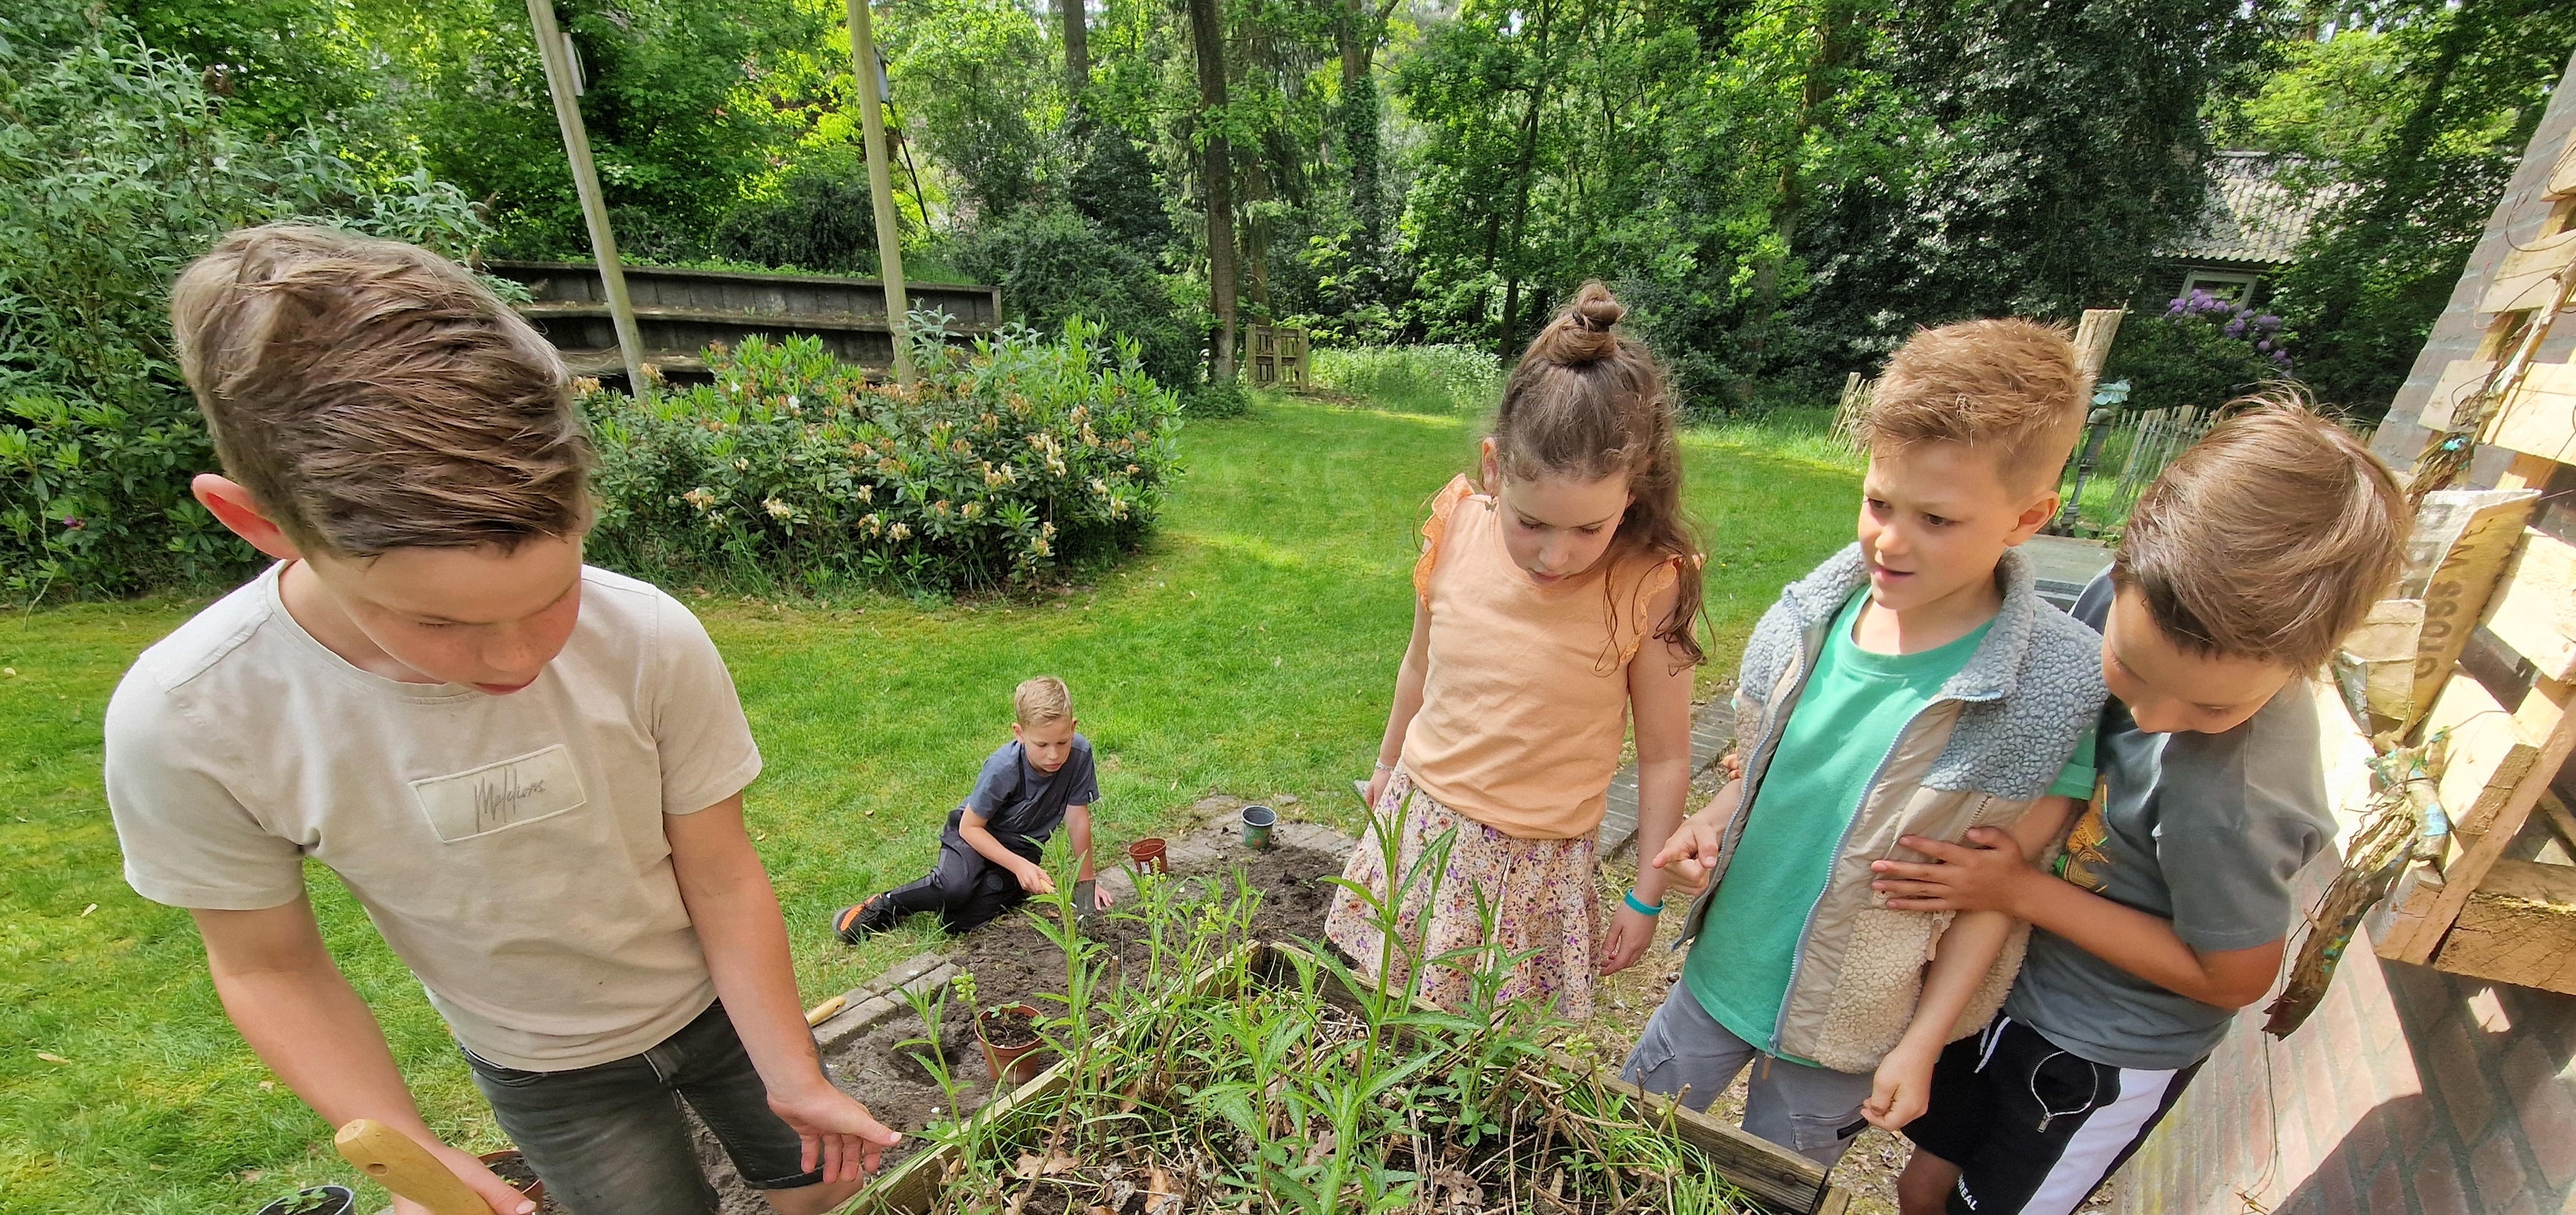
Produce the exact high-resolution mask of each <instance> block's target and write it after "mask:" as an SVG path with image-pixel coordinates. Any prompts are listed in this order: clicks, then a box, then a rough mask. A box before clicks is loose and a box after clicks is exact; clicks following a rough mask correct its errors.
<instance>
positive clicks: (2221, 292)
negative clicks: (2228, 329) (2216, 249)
mask: <svg viewBox="0 0 2576 1215" xmlns="http://www.w3.org/2000/svg"><path fill="white" fill-rule="evenodd" d="M2262 279H2263V276H2262V275H2259V274H2240V273H2229V272H2226V271H2221V270H2193V271H2190V272H2188V273H2186V274H2185V275H2183V280H2182V292H2181V294H2182V295H2183V296H2185V297H2189V296H2190V295H2191V293H2192V292H2194V291H2205V292H2207V293H2209V294H2210V295H2213V296H2216V297H2218V298H2219V299H2223V300H2226V301H2228V302H2229V303H2232V304H2243V303H2245V302H2246V301H2248V300H2250V299H2252V298H2253V295H2254V284H2256V283H2258V282H2261V281H2262Z"/></svg>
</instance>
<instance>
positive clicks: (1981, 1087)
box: [1905, 1016, 2200, 1215]
mask: <svg viewBox="0 0 2576 1215" xmlns="http://www.w3.org/2000/svg"><path fill="white" fill-rule="evenodd" d="M2199 1071H2200V1064H2199V1063H2194V1064H2192V1065H2191V1066H2189V1067H2185V1068H2182V1069H2180V1070H2178V1071H2142V1070H2139V1069H2136V1068H2125V1067H2113V1066H2111V1065H2110V1064H2107V1063H2095V1062H2092V1061H2090V1060H2087V1059H2080V1058H2077V1057H2076V1056H2074V1055H2071V1054H2068V1053H2067V1052H2065V1051H2063V1050H2060V1049H2058V1048H2057V1046H2056V1044H2054V1043H2052V1042H2050V1041H2049V1040H2048V1039H2047V1038H2045V1037H2042V1036H2041V1035H2040V1033H2039V1031H2038V1030H2035V1029H2032V1028H2031V1027H2029V1026H2027V1025H2023V1024H2021V1023H2020V1022H2017V1021H2015V1020H2013V1019H2012V1018H2010V1017H2004V1016H1998V1017H1996V1018H1995V1019H1994V1022H1993V1023H1992V1024H1989V1025H1987V1026H1986V1028H1985V1029H1983V1030H1981V1031H1979V1032H1978V1033H1976V1034H1975V1035H1973V1036H1970V1037H1966V1038H1962V1039H1960V1040H1958V1041H1956V1042H1953V1043H1951V1044H1950V1046H1949V1049H1947V1050H1944V1051H1942V1052H1941V1062H1940V1063H1939V1064H1938V1065H1937V1066H1935V1067H1934V1068H1933V1069H1932V1105H1931V1108H1929V1109H1927V1110H1925V1111H1924V1112H1923V1116H1922V1117H1920V1118H1917V1119H1915V1120H1914V1121H1912V1122H1910V1123H1907V1124H1906V1126H1905V1137H1906V1138H1908V1139H1911V1140H1913V1141H1914V1146H1915V1147H1917V1148H1920V1149H1922V1150H1923V1151H1926V1152H1930V1153H1931V1154H1933V1155H1935V1156H1938V1157H1940V1158H1941V1159H1943V1160H1947V1161H1949V1162H1950V1163H1952V1164H1955V1165H1957V1166H1959V1185H1958V1188H1957V1189H1955V1190H1953V1191H1951V1193H1950V1203H1949V1210H1950V1212H1951V1215H1971V1213H1973V1215H2066V1213H2067V1212H2070V1211H2073V1210H2074V1209H2075V1208H2077V1207H2079V1206H2082V1205H2083V1203H2084V1200H2085V1199H2086V1198H2088V1197H2091V1196H2092V1194H2093V1191H2094V1190H2096V1189H2099V1188H2101V1185H2102V1183H2103V1182H2104V1181H2106V1180H2108V1179H2109V1178H2110V1176H2111V1174H2113V1173H2115V1172H2118V1171H2119V1168H2120V1166H2121V1165H2123V1164H2126V1163H2128V1160H2129V1157H2130V1156H2131V1155H2134V1154H2135V1153H2136V1152H2137V1150H2138V1145H2139V1144H2141V1143H2144V1142H2146V1138H2147V1132H2149V1131H2152V1130H2154V1129H2155V1128H2156V1124H2157V1123H2159V1122H2162V1121H2164V1116H2165V1114H2166V1112H2167V1111H2169V1110H2171V1109H2173V1104H2174V1101H2175V1099H2176V1098H2178V1097H2180V1096H2182V1090H2183V1086H2184V1085H2187V1084H2189V1083H2191V1078H2192V1076H2193V1075H2194V1074H2195V1073H2197V1072H2199Z"/></svg>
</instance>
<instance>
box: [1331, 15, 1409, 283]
mask: <svg viewBox="0 0 2576 1215" xmlns="http://www.w3.org/2000/svg"><path fill="white" fill-rule="evenodd" d="M1393 11H1394V4H1393V3H1392V0H1389V2H1388V3H1386V4H1383V5H1377V6H1374V7H1373V6H1372V3H1371V0H1342V9H1341V13H1340V20H1339V21H1338V22H1336V29H1335V31H1334V32H1335V34H1336V35H1337V36H1338V38H1339V41H1340V43H1341V47H1340V49H1341V57H1342V112H1341V128H1342V156H1343V159H1344V160H1345V161H1347V162H1348V164H1349V168H1350V174H1351V219H1352V221H1353V223H1354V224H1355V226H1356V227H1357V229H1358V235H1359V241H1358V244H1359V248H1358V249H1356V250H1354V251H1353V260H1354V261H1355V262H1358V263H1360V264H1361V265H1363V266H1365V267H1366V268H1367V269H1368V271H1370V272H1371V274H1370V277H1371V278H1372V279H1373V278H1374V273H1373V272H1374V271H1375V269H1376V266H1377V259H1378V253H1379V250H1380V249H1381V248H1383V247H1384V245H1385V243H1386V200H1385V197H1384V195H1383V194H1382V193H1381V191H1380V186H1381V182H1380V181H1379V174H1380V172H1381V170H1380V148H1379V146H1378V117H1379V101H1378V95H1377V76H1376V73H1375V71H1374V66H1375V61H1376V58H1377V43H1378V39H1379V38H1380V37H1382V36H1383V35H1384V32H1385V30H1386V19H1387V16H1388V15H1389V14H1390V13H1392V12H1393Z"/></svg>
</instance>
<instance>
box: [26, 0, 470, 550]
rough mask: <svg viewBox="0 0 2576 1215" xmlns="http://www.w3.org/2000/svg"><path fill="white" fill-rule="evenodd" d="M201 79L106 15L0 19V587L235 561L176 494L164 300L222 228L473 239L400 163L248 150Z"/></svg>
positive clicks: (269, 144)
mask: <svg viewBox="0 0 2576 1215" xmlns="http://www.w3.org/2000/svg"><path fill="white" fill-rule="evenodd" d="M218 109H219V107H218V106H217V105H216V102H215V100H214V99H213V98H212V97H210V96H209V95H208V94H207V92H206V90H205V85H204V78H203V75H202V74H201V73H200V72H199V71H198V70H197V69H196V68H193V67H191V66H189V65H188V64H186V63H184V62H181V61H179V60H177V59H173V58H171V57H170V56H169V55H167V54H164V53H162V52H159V51H156V50H152V49H149V48H147V47H145V46H143V45H141V44H139V43H138V42H136V41H135V36H134V31H133V29H132V28H131V27H130V26H128V25H126V24H125V23H123V22H121V21H118V20H116V19H114V18H111V17H107V16H104V15H101V16H98V17H97V18H96V19H95V23H94V24H93V23H92V22H91V21H89V20H82V19H69V20H64V19H59V18H58V17H48V16H47V15H46V14H44V13H43V12H41V11H31V10H30V9H29V8H27V7H24V6H21V5H18V4H15V3H12V4H9V5H7V6H5V7H0V588H5V591H6V593H7V594H8V595H9V596H10V597H12V598H23V597H31V596H36V595H40V594H44V593H47V592H54V591H62V592H77V593H81V594H93V595H95V594H128V593H132V592H134V591H136V590H140V589H143V588H145V587H149V586H154V585H164V584H172V583H201V582H205V581H208V580H213V579H218V578H224V577H229V576H231V575H233V574H236V573H238V572H239V571H240V570H241V569H243V568H244V564H245V562H246V561H247V560H248V559H249V557H250V554H249V553H248V551H247V550H246V549H244V548H243V547H242V546H241V545H239V544H237V543H235V542H233V541H232V540H230V539H229V538H228V537H227V536H226V535H225V533H223V532H222V530H221V529H220V528H218V527H216V526H215V524H214V521H213V520H212V518H210V517H209V516H207V515H206V514H205V512H204V510H203V509H202V508H200V507H199V506H197V504H196V503H195V502H194V501H193V500H192V499H191V498H190V497H189V496H188V489H187V479H188V477H189V476H190V475H191V474H193V473H196V472H201V471H205V470H207V469H210V468H212V467H213V466H214V458H213V453H212V451H211V450H210V448H209V446H208V443H207V441H206V437H205V430H204V427H203V425H202V423H201V422H200V421H199V420H198V418H197V415H196V411H195V408H194V406H193V404H192V402H191V400H190V398H189V396H188V393H187V390H186V388H185V387H184V386H183V385H181V383H180V382H179V377H178V369H177V360H176V357H175V355H174V353H173V352H172V351H171V349H170V348H169V313H168V300H167V293H168V289H169V283H170V281H171V280H172V279H173V278H175V277H176V276H177V274H178V272H179V270H180V269H181V268H182V267H183V266H185V265H186V264H187V262H188V260H189V259H191V258H193V257H195V256H196V255H197V254H199V253H202V252H204V251H205V250H206V249H207V248H208V247H209V246H211V245H212V244H213V243H214V242H215V240H216V239H217V238H218V237H220V236H221V235H222V234H223V233H225V232H227V231H230V230H232V229H234V228H238V227H242V226H245V225H250V224H257V223H263V222H268V221H272V220H280V219H287V218H293V217H298V216H302V217H308V218H317V219H319V220H321V221H323V222H332V223H341V224H346V225H348V226H350V227H353V228H356V229H359V230H361V231H366V232H370V233H374V234H377V235H381V236H389V237H394V238H398V239H402V240H408V241H412V242H414V243H417V244H422V245H425V246H428V247H430V248H433V249H438V250H440V251H442V252H446V253H449V254H452V255H460V256H461V255H463V254H464V253H466V252H467V251H468V250H469V249H471V248H472V247H473V245H474V244H475V243H476V242H477V241H479V240H480V239H482V237H483V236H484V235H485V232H486V229H485V228H484V227H483V224H482V222H481V221H480V220H479V219H477V218H476V217H475V214H474V212H473V209H472V208H471V207H470V206H469V205H468V204H467V202H466V200H465V198H464V196H463V195H462V194H460V193H459V192H458V191H457V190H456V189H455V188H454V187H453V186H450V185H448V184H446V183H444V182H440V181H437V180H435V179H434V178H432V177H431V176H430V175H429V174H428V173H427V172H426V171H425V170H423V169H422V168H420V167H419V166H418V165H384V164H378V165H375V166H361V165H359V164H357V163H354V162H352V161H351V160H349V159H347V158H345V157H343V156H341V155H339V154H336V153H334V152H332V151H330V150H328V149H327V148H326V147H325V146H324V145H323V143H322V141H321V140H320V139H319V138H318V137H317V136H315V135H314V134H312V133H311V132H310V131H306V130H300V129H299V130H295V131H290V132H286V133H284V134H282V135H279V136H277V137H275V138H273V139H253V138H251V137H250V136H248V135H247V134H245V133H243V132H241V131H239V130H237V129H235V128H234V127H232V126H230V125H228V124H226V123H225V122H223V121H221V119H220V116H219V113H218Z"/></svg>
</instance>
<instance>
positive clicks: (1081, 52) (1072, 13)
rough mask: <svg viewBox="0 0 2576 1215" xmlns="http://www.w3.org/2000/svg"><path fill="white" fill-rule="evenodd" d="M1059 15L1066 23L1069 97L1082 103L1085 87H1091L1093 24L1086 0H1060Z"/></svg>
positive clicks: (1065, 69) (1065, 57)
mask: <svg viewBox="0 0 2576 1215" xmlns="http://www.w3.org/2000/svg"><path fill="white" fill-rule="evenodd" d="M1056 16H1057V18H1058V19H1059V20H1061V21H1063V22H1064V93H1065V99H1066V100H1068V101H1071V102H1075V103H1079V102H1080V101H1081V100H1082V94H1083V90H1085V89H1088V88H1090V87H1091V23H1090V20H1089V17H1090V13H1089V8H1088V5H1087V4H1086V0H1056Z"/></svg>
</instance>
